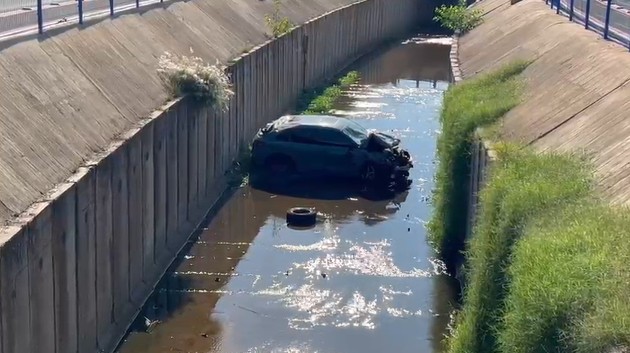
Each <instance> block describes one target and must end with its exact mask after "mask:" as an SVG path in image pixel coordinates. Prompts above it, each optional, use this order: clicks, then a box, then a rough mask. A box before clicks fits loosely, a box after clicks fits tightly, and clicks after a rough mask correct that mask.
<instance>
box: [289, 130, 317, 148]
mask: <svg viewBox="0 0 630 353" xmlns="http://www.w3.org/2000/svg"><path fill="white" fill-rule="evenodd" d="M290 141H291V142H297V143H306V144H309V145H312V144H317V143H318V142H317V140H315V139H314V138H313V131H312V130H311V129H299V130H295V131H292V132H291V138H290Z"/></svg>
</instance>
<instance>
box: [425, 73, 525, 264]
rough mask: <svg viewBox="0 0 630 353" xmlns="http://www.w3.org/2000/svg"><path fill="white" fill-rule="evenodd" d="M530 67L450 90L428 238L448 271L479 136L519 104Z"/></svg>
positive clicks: (461, 229)
mask: <svg viewBox="0 0 630 353" xmlns="http://www.w3.org/2000/svg"><path fill="white" fill-rule="evenodd" d="M528 64H529V63H528V62H524V61H518V62H514V63H511V64H509V65H507V66H505V67H503V68H502V69H500V70H498V71H495V72H492V73H489V74H486V75H483V76H481V77H478V78H476V79H472V80H470V81H464V82H463V83H462V84H459V85H456V86H451V87H450V88H449V90H448V91H447V92H446V94H445V96H444V103H443V107H442V112H441V115H440V120H441V125H442V132H441V134H440V136H439V137H438V141H437V159H438V163H439V164H438V168H437V171H436V176H435V181H436V187H435V189H434V191H433V204H434V214H433V217H432V219H431V221H430V222H429V237H430V240H431V241H432V243H433V244H434V245H435V247H436V248H437V250H438V253H439V256H440V257H441V258H442V259H443V260H445V262H446V263H447V265H449V266H451V265H452V264H453V263H454V259H455V258H456V257H457V256H458V255H459V252H460V250H461V249H462V247H463V242H464V236H465V233H466V214H467V212H466V207H467V200H468V175H469V169H470V165H469V164H470V150H471V142H472V140H473V134H474V131H475V129H476V128H478V127H481V126H485V125H489V124H492V123H494V122H496V121H497V120H498V119H499V118H500V117H501V116H503V115H504V114H505V113H507V112H508V111H509V110H510V109H512V108H513V107H514V106H516V105H517V104H518V103H519V99H520V91H521V83H520V81H519V78H518V75H519V74H520V73H521V72H522V71H523V70H524V69H525V68H526V67H527V65H528Z"/></svg>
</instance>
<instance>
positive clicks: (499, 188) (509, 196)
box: [450, 146, 591, 353]
mask: <svg viewBox="0 0 630 353" xmlns="http://www.w3.org/2000/svg"><path fill="white" fill-rule="evenodd" d="M497 163H498V165H494V166H493V171H492V173H493V174H492V176H491V179H490V182H489V183H488V185H487V186H486V187H485V188H484V189H483V191H482V194H481V202H480V213H479V218H478V221H477V225H476V227H475V229H474V233H473V237H472V238H471V240H470V242H469V244H468V251H467V253H466V255H467V256H466V259H467V267H468V268H469V270H470V273H469V275H468V276H467V279H468V281H469V282H468V286H467V287H466V290H465V295H464V303H465V305H464V309H463V311H462V312H461V313H460V317H459V320H460V321H459V323H458V326H457V330H456V333H455V335H454V336H453V337H452V339H451V350H450V352H451V353H468V352H470V353H472V352H479V353H481V352H483V353H491V352H496V351H497V350H496V335H495V334H494V332H495V329H496V327H498V324H499V323H500V321H501V316H500V315H501V313H502V308H503V303H504V298H505V295H506V293H505V289H506V288H507V287H508V286H509V282H510V280H509V276H507V274H506V270H507V269H508V268H509V265H510V263H509V262H510V255H511V250H512V248H513V246H514V244H515V243H516V242H517V241H518V240H519V239H520V238H521V237H522V235H523V230H524V225H525V224H526V223H527V221H528V220H530V219H532V218H535V217H537V216H539V215H544V214H546V213H548V212H551V211H552V210H554V209H556V208H558V207H562V206H563V205H575V204H576V203H577V202H578V201H581V200H583V199H584V198H585V197H586V196H587V195H588V194H589V191H590V186H591V180H590V178H588V173H587V172H586V170H585V169H584V166H583V165H584V164H583V162H582V161H580V160H578V159H576V158H573V157H571V156H565V155H558V154H545V155H537V154H534V153H533V152H530V151H525V150H519V149H518V148H516V147H513V146H510V147H509V148H506V149H505V150H504V151H503V152H502V153H500V156H499V160H498V161H497Z"/></svg>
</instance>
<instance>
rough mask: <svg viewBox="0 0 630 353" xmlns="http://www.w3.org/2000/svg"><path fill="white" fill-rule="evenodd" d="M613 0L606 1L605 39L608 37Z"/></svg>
mask: <svg viewBox="0 0 630 353" xmlns="http://www.w3.org/2000/svg"><path fill="white" fill-rule="evenodd" d="M611 4H612V0H607V1H606V22H605V23H604V39H608V30H609V27H610V7H611Z"/></svg>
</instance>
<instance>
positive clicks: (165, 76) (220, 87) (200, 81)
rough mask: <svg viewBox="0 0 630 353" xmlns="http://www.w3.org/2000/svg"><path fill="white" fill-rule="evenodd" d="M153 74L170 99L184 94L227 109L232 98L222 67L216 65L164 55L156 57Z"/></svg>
mask: <svg viewBox="0 0 630 353" xmlns="http://www.w3.org/2000/svg"><path fill="white" fill-rule="evenodd" d="M191 52H192V50H191ZM157 72H158V76H159V77H160V79H161V80H162V83H163V84H164V87H165V89H166V90H167V91H168V93H169V94H170V95H171V96H172V97H181V96H185V95H188V96H190V97H192V98H193V99H194V100H195V101H197V102H200V103H202V104H204V105H207V106H210V107H212V108H215V109H218V110H227V108H228V103H229V101H230V98H231V97H232V96H233V95H234V92H233V91H232V90H231V84H230V79H229V77H228V76H227V74H226V73H225V67H224V66H221V65H220V64H219V63H218V62H217V64H216V65H208V64H205V63H204V62H203V60H202V59H201V58H199V57H194V56H193V57H188V56H176V55H173V54H171V53H169V52H166V53H164V54H163V55H162V56H160V60H159V64H158V70H157Z"/></svg>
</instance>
